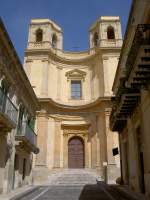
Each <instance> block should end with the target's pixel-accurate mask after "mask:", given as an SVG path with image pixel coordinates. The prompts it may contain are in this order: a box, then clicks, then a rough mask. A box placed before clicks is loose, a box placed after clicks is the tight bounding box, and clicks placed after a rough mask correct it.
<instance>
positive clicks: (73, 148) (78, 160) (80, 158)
mask: <svg viewBox="0 0 150 200" xmlns="http://www.w3.org/2000/svg"><path fill="white" fill-rule="evenodd" d="M84 160H85V159H84V142H83V140H82V138H80V137H72V138H71V139H70V140H69V142H68V167H69V168H84Z"/></svg>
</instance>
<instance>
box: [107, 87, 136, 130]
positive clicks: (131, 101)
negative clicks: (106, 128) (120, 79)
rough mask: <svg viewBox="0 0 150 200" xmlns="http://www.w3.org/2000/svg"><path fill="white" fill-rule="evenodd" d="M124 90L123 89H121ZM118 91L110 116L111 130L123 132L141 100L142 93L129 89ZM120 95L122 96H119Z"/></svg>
mask: <svg viewBox="0 0 150 200" xmlns="http://www.w3.org/2000/svg"><path fill="white" fill-rule="evenodd" d="M121 88H122V87H121ZM121 88H120V89H119V90H118V96H117V97H116V99H115V100H114V105H113V109H112V112H111V116H110V128H111V130H113V131H119V132H120V131H121V130H122V129H123V128H124V126H125V124H126V121H127V118H128V117H129V116H131V114H132V112H133V111H134V109H135V107H136V106H137V104H138V102H139V99H140V91H139V90H138V89H135V90H132V89H127V88H124V89H123V88H122V90H121ZM119 95H120V96H119Z"/></svg>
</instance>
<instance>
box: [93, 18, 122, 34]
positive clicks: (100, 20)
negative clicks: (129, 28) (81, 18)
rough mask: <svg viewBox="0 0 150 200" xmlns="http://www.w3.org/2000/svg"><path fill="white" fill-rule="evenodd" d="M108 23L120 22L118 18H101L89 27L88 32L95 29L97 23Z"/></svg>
mask: <svg viewBox="0 0 150 200" xmlns="http://www.w3.org/2000/svg"><path fill="white" fill-rule="evenodd" d="M108 21H109V22H110V21H113V22H114V21H120V17H119V16H101V17H99V18H98V19H97V20H96V22H94V23H93V24H92V25H91V27H90V29H89V31H92V30H93V29H95V27H96V26H97V24H98V23H100V22H108Z"/></svg>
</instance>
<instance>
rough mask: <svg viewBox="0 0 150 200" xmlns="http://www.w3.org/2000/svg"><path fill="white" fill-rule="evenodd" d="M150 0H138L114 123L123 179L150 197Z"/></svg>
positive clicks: (125, 48)
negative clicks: (118, 141) (117, 137)
mask: <svg viewBox="0 0 150 200" xmlns="http://www.w3.org/2000/svg"><path fill="white" fill-rule="evenodd" d="M149 80H150V1H149V0H141V1H140V0H134V1H133V2H132V6H131V10H130V15H129V19H128V25H127V29H126V34H125V37H124V43H123V47H122V51H121V56H120V60H119V65H118V68H117V73H116V76H115V79H114V84H113V92H114V94H115V96H116V98H115V99H114V103H113V110H112V113H111V117H110V127H111V130H113V131H118V132H119V139H120V151H121V160H122V162H121V163H122V167H121V169H122V181H123V183H124V184H125V185H129V187H130V188H131V189H132V190H134V191H138V192H141V193H145V194H146V195H147V197H148V199H149V198H150V81H149Z"/></svg>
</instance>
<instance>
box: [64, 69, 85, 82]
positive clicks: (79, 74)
mask: <svg viewBox="0 0 150 200" xmlns="http://www.w3.org/2000/svg"><path fill="white" fill-rule="evenodd" d="M66 76H67V80H69V79H76V80H84V79H85V76H86V72H84V71H82V70H79V69H74V70H71V71H69V72H66Z"/></svg>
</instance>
